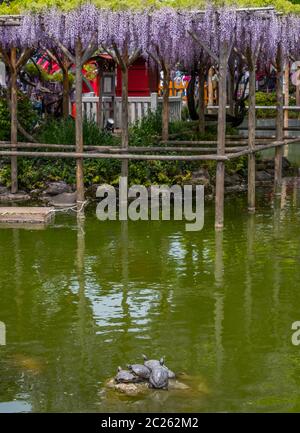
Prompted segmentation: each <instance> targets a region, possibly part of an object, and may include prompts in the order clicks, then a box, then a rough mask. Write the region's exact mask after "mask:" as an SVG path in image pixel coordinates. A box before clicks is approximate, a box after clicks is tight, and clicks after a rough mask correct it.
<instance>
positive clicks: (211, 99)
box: [207, 67, 214, 112]
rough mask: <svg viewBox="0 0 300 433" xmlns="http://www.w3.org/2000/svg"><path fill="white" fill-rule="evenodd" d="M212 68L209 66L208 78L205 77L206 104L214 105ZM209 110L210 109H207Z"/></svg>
mask: <svg viewBox="0 0 300 433" xmlns="http://www.w3.org/2000/svg"><path fill="white" fill-rule="evenodd" d="M212 76H213V68H212V67H211V68H209V71H208V78H207V88H208V105H214V90H213V84H212ZM209 112H211V110H209Z"/></svg>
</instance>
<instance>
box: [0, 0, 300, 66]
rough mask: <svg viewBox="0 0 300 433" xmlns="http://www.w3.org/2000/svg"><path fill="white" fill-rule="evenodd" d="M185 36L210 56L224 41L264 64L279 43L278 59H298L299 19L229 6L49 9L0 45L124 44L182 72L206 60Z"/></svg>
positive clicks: (6, 32) (1, 38)
mask: <svg viewBox="0 0 300 433" xmlns="http://www.w3.org/2000/svg"><path fill="white" fill-rule="evenodd" d="M191 32H192V33H194V34H195V35H196V37H197V38H198V39H199V40H200V41H202V42H203V43H205V45H206V46H207V47H209V49H210V50H211V52H212V53H214V54H215V55H216V56H218V53H219V50H220V41H224V40H225V41H228V42H230V43H231V44H232V45H233V46H235V47H236V48H237V49H238V50H239V51H240V52H241V53H244V52H245V50H246V49H250V50H252V51H255V50H256V49H257V48H258V47H259V51H260V56H261V57H262V58H264V59H269V60H272V59H274V58H275V56H276V52H277V47H278V45H279V44H280V45H281V47H282V51H283V53H284V56H288V55H291V56H297V55H299V54H300V18H299V17H297V16H293V15H287V16H278V15H277V14H276V12H275V11H268V12H265V13H263V12H262V13H260V12H257V13H256V12H253V13H248V12H242V13H237V11H236V10H234V9H232V8H229V7H224V8H221V9H215V8H213V7H212V6H208V7H207V9H206V10H205V11H204V12H199V11H192V10H176V9H173V8H167V7H164V8H161V9H158V10H147V9H145V10H140V11H138V10H133V11H129V10H124V11H122V10H120V11H113V10H109V9H98V8H97V7H95V6H94V5H93V4H91V3H87V4H85V5H83V6H81V7H79V8H78V9H76V10H72V11H70V12H62V11H59V10H57V9H55V8H52V9H48V10H46V11H44V12H43V13H39V14H34V13H31V14H26V15H24V16H23V17H22V20H21V25H20V26H19V27H13V26H7V27H6V26H4V27H2V29H1V35H0V46H1V48H2V49H9V48H10V47H17V48H20V49H21V48H26V47H34V48H39V47H42V48H43V47H48V48H51V47H52V46H53V45H55V44H56V43H57V41H59V43H61V44H63V45H64V46H65V47H67V48H68V49H69V50H71V51H72V50H74V46H75V42H76V40H78V39H80V40H81V42H82V45H83V47H87V46H88V45H89V43H90V42H91V40H94V41H95V44H96V46H98V47H99V49H101V47H108V48H110V49H111V48H112V47H113V46H114V45H115V46H117V47H118V49H119V50H120V51H121V52H122V51H123V48H124V46H125V44H126V47H127V49H128V51H129V52H133V51H135V50H137V49H139V50H140V51H141V53H142V55H143V56H144V57H145V58H147V59H149V58H151V53H153V54H155V53H157V52H159V53H160V55H161V56H162V57H163V58H164V59H165V61H166V62H167V63H168V64H169V65H171V66H174V65H176V64H177V63H178V62H180V63H181V64H183V65H184V66H185V67H186V68H188V67H189V65H191V64H193V63H194V62H195V60H201V59H205V58H207V53H205V50H203V47H201V45H199V44H197V43H196V42H195V40H194V39H193V38H192V37H191Z"/></svg>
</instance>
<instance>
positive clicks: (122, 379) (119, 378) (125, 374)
mask: <svg viewBox="0 0 300 433" xmlns="http://www.w3.org/2000/svg"><path fill="white" fill-rule="evenodd" d="M115 381H116V382H117V383H134V382H136V381H137V378H136V376H135V375H134V374H132V373H131V372H130V371H128V370H123V369H122V367H118V373H117V375H116V377H115Z"/></svg>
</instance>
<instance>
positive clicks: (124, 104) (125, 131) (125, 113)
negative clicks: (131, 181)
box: [121, 60, 129, 177]
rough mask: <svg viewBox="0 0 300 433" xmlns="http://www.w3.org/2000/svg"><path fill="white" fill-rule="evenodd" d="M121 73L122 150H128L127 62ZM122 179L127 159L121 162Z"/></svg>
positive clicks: (126, 166) (125, 170) (124, 175)
mask: <svg viewBox="0 0 300 433" xmlns="http://www.w3.org/2000/svg"><path fill="white" fill-rule="evenodd" d="M121 72H122V148H123V149H128V141H129V133H128V120H129V116H128V66H127V60H125V62H124V64H123V65H122V66H121ZM121 175H122V177H128V159H124V160H123V161H122V172H121Z"/></svg>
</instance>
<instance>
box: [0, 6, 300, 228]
mask: <svg viewBox="0 0 300 433" xmlns="http://www.w3.org/2000/svg"><path fill="white" fill-rule="evenodd" d="M238 11H241V12H245V11H248V12H249V13H252V12H260V13H261V12H263V13H265V14H266V15H267V14H268V11H274V8H272V7H267V8H243V9H239V10H238ZM199 13H202V12H201V11H200V12H199ZM20 22H21V17H20V16H5V17H3V16H0V28H1V27H2V26H18V25H20ZM200 43H201V42H200ZM60 48H61V49H63V47H61V46H60ZM92 48H93V47H92V46H91V47H88V48H87V49H86V50H85V51H83V49H82V45H81V42H80V40H78V41H77V42H76V50H75V56H72V55H71V54H70V53H68V52H67V51H66V50H64V53H65V54H66V55H67V57H69V59H70V60H72V61H73V62H74V64H75V66H76V108H77V109H76V119H75V122H76V146H71V145H60V144H56V145H53V144H51V145H50V144H46V143H32V142H28V143H18V142H17V123H18V119H17V98H16V94H17V80H16V76H17V72H18V68H20V67H21V66H22V65H23V64H25V63H26V62H27V60H28V58H29V57H28V56H30V55H31V50H30V49H26V50H24V51H23V52H22V53H21V55H20V57H19V58H17V50H16V48H11V49H10V53H9V54H10V55H7V53H6V52H3V51H2V56H3V59H4V61H5V62H6V63H7V64H8V66H9V67H10V71H11V82H10V87H11V107H10V108H11V120H12V121H11V141H10V142H0V149H1V148H2V149H3V148H4V149H5V148H10V150H0V156H2V157H10V158H11V161H12V192H16V191H17V157H35V158H36V157H41V158H72V159H76V161H77V164H76V180H77V201H78V208H82V203H83V202H84V173H83V159H86V158H95V159H104V158H112V159H119V160H121V161H122V162H123V164H122V166H123V170H122V174H123V175H125V176H127V175H128V172H127V168H126V167H127V163H128V161H129V160H145V161H147V160H160V161H176V160H181V161H216V162H217V169H216V201H215V227H216V228H217V229H219V228H222V227H223V225H224V176H225V163H226V161H229V160H231V159H234V158H238V157H241V156H244V155H248V162H249V164H248V208H249V211H251V212H253V211H254V210H255V171H256V168H255V165H256V163H255V154H256V153H257V152H260V151H262V150H264V149H270V148H275V153H276V155H275V187H276V190H277V191H278V188H279V186H280V184H281V177H282V155H283V146H284V145H287V144H291V143H295V142H297V141H299V138H291V139H290V138H286V137H284V130H287V128H286V127H285V128H284V116H283V113H284V110H283V103H284V101H283V89H282V80H283V74H284V67H283V56H282V52H281V47H280V46H279V48H278V53H277V59H276V63H277V65H276V66H277V86H276V95H277V119H276V138H275V140H274V139H266V138H262V137H259V138H257V137H256V114H255V64H256V60H257V53H256V52H254V53H253V52H250V51H249V52H248V56H247V64H248V69H249V74H250V79H249V116H248V137H247V138H246V139H241V140H236V141H234V139H229V140H228V139H226V104H227V92H226V90H227V68H228V60H229V56H230V53H231V50H232V48H233V47H232V46H230V44H229V43H228V42H226V41H221V44H220V52H219V57H218V58H216V59H215V61H216V62H217V63H218V66H219V102H218V136H217V141H176V140H168V141H166V140H164V141H161V143H160V144H161V146H152V147H130V146H128V137H127V136H126V137H123V139H122V147H120V148H118V147H112V146H105V147H104V146H103V147H99V146H98V147H97V146H84V143H83V132H82V65H83V64H84V62H85V61H86V60H88V54H89V53H90V51H91V49H92ZM202 48H203V49H204V50H205V49H207V54H208V55H212V53H211V52H210V50H209V49H208V48H207V47H205V46H203V44H202ZM214 56H215V55H214ZM119 61H120V62H121V59H119ZM123 66H124V65H123ZM125 69H126V71H127V69H128V65H127V64H126V68H125ZM126 71H125V72H126ZM124 82H125V85H126V80H124ZM124 107H125V104H123V109H125V108H124ZM127 117H128V116H127ZM259 129H262V128H261V127H260V128H259ZM125 133H126V134H127V129H126V130H125ZM175 144H177V145H178V146H174V145H175ZM184 144H186V145H187V146H188V147H185V146H183V145H184ZM170 145H173V146H170ZM192 145H195V147H194V146H192ZM201 145H209V146H210V147H200V146H201ZM35 148H40V149H43V148H47V149H53V151H52V150H51V151H46V150H45V151H43V150H39V151H32V150H31V151H30V150H24V149H35ZM19 149H23V150H19ZM74 149H75V152H74ZM54 150H60V151H59V152H58V151H54ZM66 150H67V151H66ZM164 152H172V153H175V154H172V155H163V154H162V153H164ZM187 152H188V153H190V154H186V153H187ZM203 152H204V154H202V153H203ZM194 153H196V155H195V154H194Z"/></svg>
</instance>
